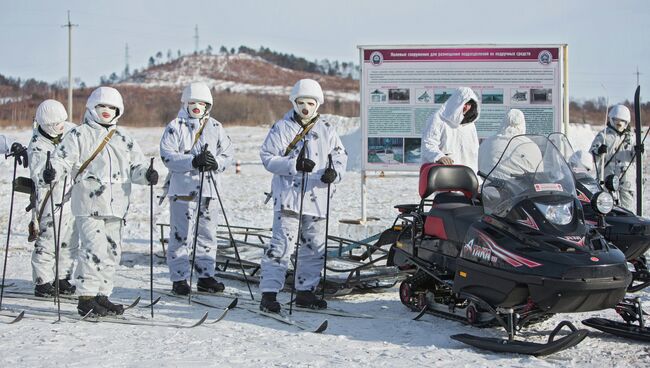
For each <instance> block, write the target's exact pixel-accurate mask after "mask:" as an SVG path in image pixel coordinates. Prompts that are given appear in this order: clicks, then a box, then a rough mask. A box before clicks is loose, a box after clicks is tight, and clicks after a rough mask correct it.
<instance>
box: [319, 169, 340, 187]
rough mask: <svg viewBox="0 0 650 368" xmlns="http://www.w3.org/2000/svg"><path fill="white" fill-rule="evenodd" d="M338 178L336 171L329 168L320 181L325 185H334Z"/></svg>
mask: <svg viewBox="0 0 650 368" xmlns="http://www.w3.org/2000/svg"><path fill="white" fill-rule="evenodd" d="M337 176H338V174H337V173H336V170H334V169H332V168H329V167H328V168H327V169H325V172H323V176H321V177H320V181H322V182H323V183H325V184H332V183H333V182H334V180H336V177H337Z"/></svg>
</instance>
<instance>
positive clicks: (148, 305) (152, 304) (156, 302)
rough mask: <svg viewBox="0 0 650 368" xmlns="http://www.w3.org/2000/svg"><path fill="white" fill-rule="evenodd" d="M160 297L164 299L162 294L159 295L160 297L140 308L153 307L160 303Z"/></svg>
mask: <svg viewBox="0 0 650 368" xmlns="http://www.w3.org/2000/svg"><path fill="white" fill-rule="evenodd" d="M160 299H162V296H158V297H157V298H156V299H154V300H153V301H152V302H151V303H149V304H147V305H143V306H140V308H149V307H153V306H154V305H156V304H158V302H159V301H160Z"/></svg>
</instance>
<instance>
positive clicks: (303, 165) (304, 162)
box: [296, 157, 316, 173]
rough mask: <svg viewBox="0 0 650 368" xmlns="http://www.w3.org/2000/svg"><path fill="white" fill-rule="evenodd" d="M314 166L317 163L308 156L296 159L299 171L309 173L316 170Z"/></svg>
mask: <svg viewBox="0 0 650 368" xmlns="http://www.w3.org/2000/svg"><path fill="white" fill-rule="evenodd" d="M314 166H316V163H315V162H314V161H312V160H310V159H308V158H304V157H298V160H296V170H298V171H302V172H308V173H309V172H311V171H312V170H314Z"/></svg>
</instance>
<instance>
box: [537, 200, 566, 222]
mask: <svg viewBox="0 0 650 368" xmlns="http://www.w3.org/2000/svg"><path fill="white" fill-rule="evenodd" d="M535 206H537V209H538V210H539V212H541V213H542V214H543V215H544V217H546V219H547V220H548V221H550V222H551V223H553V224H555V225H566V224H568V223H570V222H571V220H573V202H566V203H561V204H543V203H535Z"/></svg>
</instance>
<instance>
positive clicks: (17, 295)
mask: <svg viewBox="0 0 650 368" xmlns="http://www.w3.org/2000/svg"><path fill="white" fill-rule="evenodd" d="M5 296H6V297H7V298H12V299H28V300H38V301H43V302H53V301H54V297H52V298H47V297H42V296H35V295H34V294H32V293H29V292H25V291H8V292H6V293H5ZM60 298H61V301H62V302H63V303H67V304H77V302H78V300H79V299H78V297H76V296H73V295H60ZM159 301H160V298H158V299H156V300H154V302H153V304H156V303H158V302H159ZM139 303H140V297H139V296H138V297H137V298H136V299H135V300H134V301H132V302H131V303H129V304H128V305H125V306H124V310H129V309H133V308H135V307H136V306H137V305H138V304H139ZM149 306H150V305H147V307H149Z"/></svg>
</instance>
